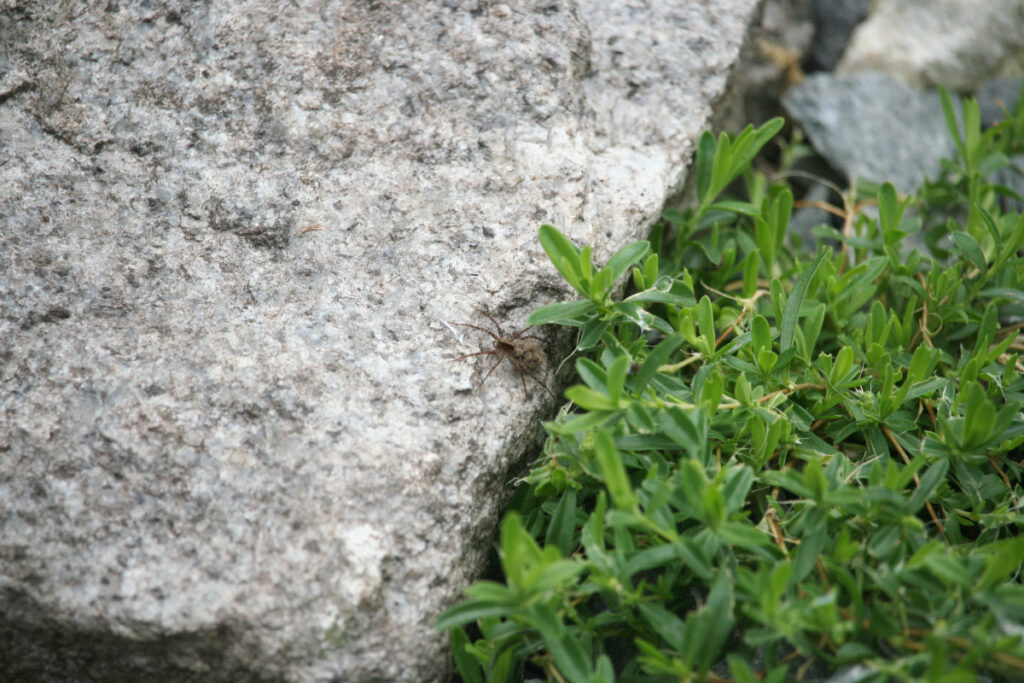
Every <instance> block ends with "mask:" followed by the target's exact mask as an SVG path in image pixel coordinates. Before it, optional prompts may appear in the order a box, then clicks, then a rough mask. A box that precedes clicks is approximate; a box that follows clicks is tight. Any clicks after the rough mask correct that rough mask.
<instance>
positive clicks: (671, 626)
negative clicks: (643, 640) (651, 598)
mask: <svg viewBox="0 0 1024 683" xmlns="http://www.w3.org/2000/svg"><path fill="white" fill-rule="evenodd" d="M637 607H638V608H639V610H640V614H642V615H643V617H644V620H645V621H646V622H647V623H648V624H650V625H651V627H652V628H653V629H654V631H655V633H657V634H658V635H659V636H661V637H662V638H664V639H665V642H666V643H668V645H669V647H671V648H672V649H673V650H676V651H681V650H683V649H684V648H685V647H686V638H685V632H686V627H685V625H684V624H683V620H682V619H680V618H679V617H677V616H676V615H674V614H672V613H671V612H669V611H668V610H667V609H665V608H664V607H662V606H661V605H659V604H656V603H650V602H642V603H640V604H639V605H637Z"/></svg>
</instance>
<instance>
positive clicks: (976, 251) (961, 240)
mask: <svg viewBox="0 0 1024 683" xmlns="http://www.w3.org/2000/svg"><path fill="white" fill-rule="evenodd" d="M952 237H953V242H954V243H955V244H956V247H957V249H956V250H957V253H960V254H962V255H964V256H966V257H967V259H968V260H969V261H970V262H971V263H973V264H974V265H975V266H976V267H977V268H978V270H981V271H983V272H984V270H985V268H986V266H987V264H986V263H985V254H984V252H982V251H981V246H980V245H979V244H978V240H976V239H974V238H973V237H972V236H971V235H970V234H969V233H966V232H954V233H953V235H952Z"/></svg>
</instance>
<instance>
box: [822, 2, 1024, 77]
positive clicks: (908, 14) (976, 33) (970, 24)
mask: <svg viewBox="0 0 1024 683" xmlns="http://www.w3.org/2000/svg"><path fill="white" fill-rule="evenodd" d="M836 70H837V72H840V73H851V72H854V71H863V70H876V71H884V72H886V73H888V74H890V75H892V76H893V77H895V78H899V79H901V80H904V81H906V82H907V83H910V84H911V85H914V86H917V87H935V86H939V85H944V86H946V87H947V88H950V89H951V90H957V91H960V92H973V91H974V90H975V88H977V87H978V85H979V84H980V83H981V82H982V81H984V80H985V79H987V78H991V77H993V76H998V75H1017V76H1020V75H1021V74H1022V73H1024V0H1000V1H999V2H979V1H978V0H878V1H877V2H876V3H875V4H874V5H873V6H872V10H871V13H870V15H869V16H868V19H867V20H866V21H864V22H863V23H862V24H861V25H860V26H858V27H857V29H856V31H854V34H853V37H852V38H851V40H850V45H849V46H848V47H847V49H846V53H845V54H844V55H843V58H842V60H841V61H840V63H839V65H838V67H837V69H836Z"/></svg>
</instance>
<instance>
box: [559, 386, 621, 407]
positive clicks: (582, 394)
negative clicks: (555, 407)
mask: <svg viewBox="0 0 1024 683" xmlns="http://www.w3.org/2000/svg"><path fill="white" fill-rule="evenodd" d="M565 396H566V398H568V399H569V400H570V401H572V402H573V403H575V404H576V405H578V406H579V407H580V408H583V409H584V410H594V411H605V410H609V411H610V410H620V406H619V404H618V402H617V401H613V400H612V399H611V398H609V397H608V396H605V395H604V394H599V393H597V392H596V391H594V390H593V389H591V388H589V387H584V386H580V385H577V386H574V387H569V388H568V389H566V391H565Z"/></svg>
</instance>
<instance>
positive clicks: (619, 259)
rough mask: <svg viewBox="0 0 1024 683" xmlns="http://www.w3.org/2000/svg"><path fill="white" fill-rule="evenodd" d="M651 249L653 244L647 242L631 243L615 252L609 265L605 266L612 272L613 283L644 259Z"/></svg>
mask: <svg viewBox="0 0 1024 683" xmlns="http://www.w3.org/2000/svg"><path fill="white" fill-rule="evenodd" d="M650 249H651V243H650V242H647V241H646V240H641V241H639V242H631V243H630V244H627V245H626V246H624V247H622V248H621V249H619V250H618V251H617V252H615V254H614V255H612V257H611V258H610V259H608V263H606V264H605V268H607V269H608V270H609V271H611V279H612V282H617V281H618V279H619V278H620V277H622V274H623V273H625V272H626V270H628V269H629V267H630V266H632V265H633V264H634V263H636V262H637V261H639V260H640V259H642V258H643V257H644V256H645V255H646V254H647V252H648V251H650Z"/></svg>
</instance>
